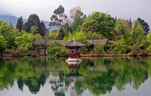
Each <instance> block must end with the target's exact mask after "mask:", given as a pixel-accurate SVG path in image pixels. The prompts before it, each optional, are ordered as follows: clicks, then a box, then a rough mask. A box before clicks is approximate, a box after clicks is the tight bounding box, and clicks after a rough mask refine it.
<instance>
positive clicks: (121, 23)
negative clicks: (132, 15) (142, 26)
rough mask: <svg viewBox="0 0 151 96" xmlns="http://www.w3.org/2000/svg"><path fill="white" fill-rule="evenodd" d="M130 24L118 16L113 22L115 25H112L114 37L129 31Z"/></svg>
mask: <svg viewBox="0 0 151 96" xmlns="http://www.w3.org/2000/svg"><path fill="white" fill-rule="evenodd" d="M130 29H131V28H130V25H129V23H128V21H127V20H125V19H122V18H118V19H117V20H116V22H115V27H114V30H115V32H114V34H115V35H116V37H118V36H119V37H121V35H124V34H125V33H127V32H129V31H130Z"/></svg>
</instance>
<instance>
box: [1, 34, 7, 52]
mask: <svg viewBox="0 0 151 96" xmlns="http://www.w3.org/2000/svg"><path fill="white" fill-rule="evenodd" d="M6 46H7V41H6V40H5V38H4V36H3V35H0V52H3V51H4V49H5V48H6Z"/></svg>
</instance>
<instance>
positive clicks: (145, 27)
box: [137, 18, 150, 36]
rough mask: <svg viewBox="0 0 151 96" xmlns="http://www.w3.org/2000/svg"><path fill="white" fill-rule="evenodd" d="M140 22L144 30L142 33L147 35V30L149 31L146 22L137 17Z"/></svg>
mask: <svg viewBox="0 0 151 96" xmlns="http://www.w3.org/2000/svg"><path fill="white" fill-rule="evenodd" d="M137 20H138V21H139V22H140V25H141V27H142V28H143V30H144V31H145V32H144V34H145V35H146V36H147V34H148V32H149V30H150V29H149V25H148V23H146V22H145V21H144V20H143V19H141V18H138V19H137Z"/></svg>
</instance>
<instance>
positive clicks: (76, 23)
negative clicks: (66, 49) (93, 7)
mask: <svg viewBox="0 0 151 96" xmlns="http://www.w3.org/2000/svg"><path fill="white" fill-rule="evenodd" d="M82 23H83V19H82V18H80V15H76V16H75V17H74V21H73V23H72V24H71V28H72V30H73V31H80V28H79V30H76V29H77V28H78V27H80V26H81V25H82Z"/></svg>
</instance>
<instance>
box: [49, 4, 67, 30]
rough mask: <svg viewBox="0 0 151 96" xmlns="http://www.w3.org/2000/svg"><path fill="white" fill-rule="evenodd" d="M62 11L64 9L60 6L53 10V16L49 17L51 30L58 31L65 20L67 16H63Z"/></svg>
mask: <svg viewBox="0 0 151 96" xmlns="http://www.w3.org/2000/svg"><path fill="white" fill-rule="evenodd" d="M64 11H65V9H64V7H63V6H62V5H60V6H59V7H58V8H57V9H55V10H54V12H53V13H54V14H53V15H52V16H51V17H50V23H49V26H50V28H51V30H54V29H55V30H59V28H60V27H61V26H62V25H64V21H63V18H67V16H65V15H64Z"/></svg>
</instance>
